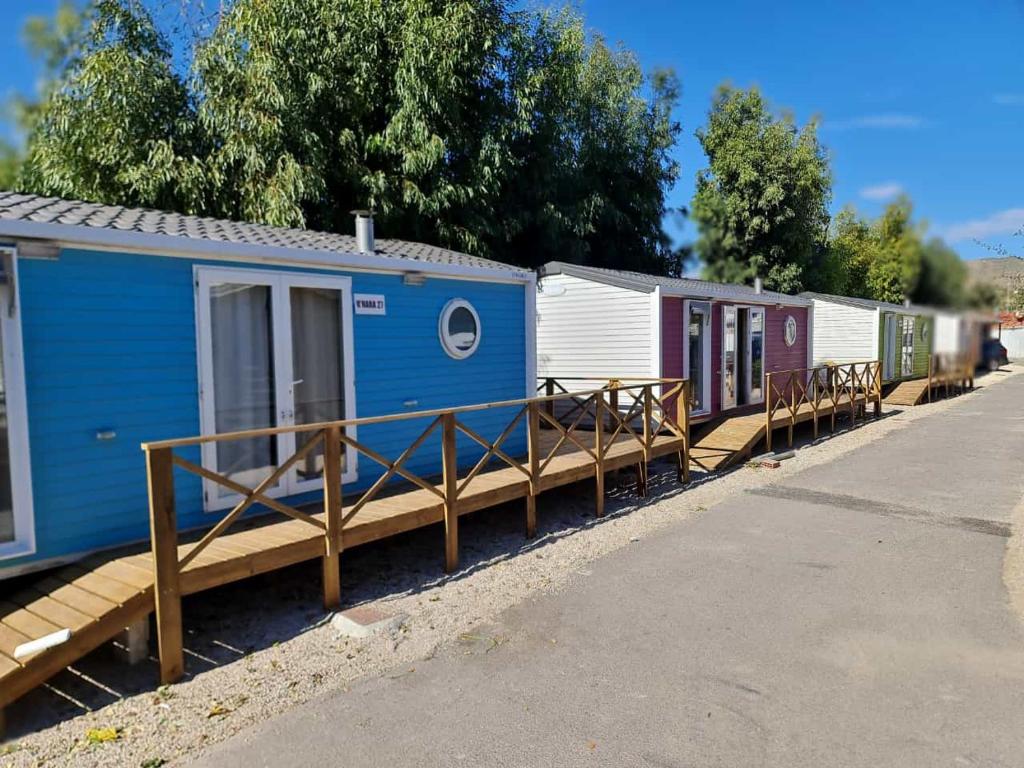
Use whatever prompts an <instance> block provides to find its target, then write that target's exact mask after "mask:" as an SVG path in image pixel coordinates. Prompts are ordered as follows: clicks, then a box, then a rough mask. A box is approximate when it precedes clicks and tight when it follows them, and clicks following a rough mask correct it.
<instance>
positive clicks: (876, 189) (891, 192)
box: [860, 181, 903, 200]
mask: <svg viewBox="0 0 1024 768" xmlns="http://www.w3.org/2000/svg"><path fill="white" fill-rule="evenodd" d="M902 192H903V185H902V184H900V183H899V182H898V181H886V182H883V183H881V184H873V185H871V186H870V187H863V188H862V189H861V190H860V196H861V197H863V198H864V199H865V200H891V199H892V198H894V197H896V196H897V195H899V194H901V193H902Z"/></svg>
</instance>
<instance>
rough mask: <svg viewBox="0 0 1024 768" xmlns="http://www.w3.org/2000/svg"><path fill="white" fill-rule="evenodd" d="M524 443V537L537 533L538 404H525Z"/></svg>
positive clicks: (538, 486)
mask: <svg viewBox="0 0 1024 768" xmlns="http://www.w3.org/2000/svg"><path fill="white" fill-rule="evenodd" d="M526 424H527V427H526V443H527V451H528V453H529V462H530V492H529V493H528V494H527V496H526V537H527V538H529V539H532V538H533V537H534V536H536V535H537V494H538V493H540V456H541V448H540V405H538V404H537V403H536V402H531V403H529V404H527V406H526Z"/></svg>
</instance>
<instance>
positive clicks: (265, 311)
mask: <svg viewBox="0 0 1024 768" xmlns="http://www.w3.org/2000/svg"><path fill="white" fill-rule="evenodd" d="M356 229H357V232H358V236H357V237H351V236H345V235H337V234H328V233H318V232H310V231H303V230H291V229H281V228H274V227H268V226H262V225H253V224H242V223H237V222H229V221H220V220H214V219H206V218H198V217H192V216H183V215H178V214H171V213H163V212H157V211H148V210H139V209H129V208H123V207H118V206H102V205H95V204H91V203H81V202H72V201H65V200H59V199H53V198H43V197H37V196H32V195H21V194H14V193H0V255H2V256H3V275H2V282H3V285H2V290H0V337H2V338H0V343H2V355H3V376H2V385H3V391H2V396H3V403H2V404H3V406H4V417H5V418H4V421H3V422H2V425H0V426H2V427H3V430H2V431H0V438H3V437H6V439H5V440H4V439H0V451H2V453H0V578H3V577H9V576H12V575H16V574H18V573H23V572H26V571H30V570H35V569H38V568H42V567H46V566H49V565H55V564H57V563H60V562H64V561H68V560H72V559H75V558H77V557H80V556H82V555H83V554H86V553H89V552H93V551H97V550H101V549H104V548H109V547H114V546H118V545H122V544H126V543H130V542H136V541H143V540H145V539H147V538H148V519H149V518H148V512H147V495H146V479H145V462H144V455H143V453H142V451H140V448H139V446H140V443H142V442H144V441H152V440H160V439H165V438H175V437H186V436H191V435H199V434H211V433H223V432H230V431H235V430H240V429H249V428H262V427H273V426H289V425H294V424H303V423H311V422H318V421H329V420H334V419H340V418H353V417H357V416H358V417H363V416H377V415H383V414H393V413H403V412H412V411H418V410H426V409H431V408H440V407H451V406H455V405H464V404H469V403H478V402H489V401H498V400H507V399H515V398H522V397H527V396H531V395H533V394H535V373H536V372H535V351H534V350H535V322H534V317H535V310H534V302H535V277H534V274H533V273H532V272H530V271H527V270H523V269H520V268H517V267H512V266H509V265H506V264H500V263H497V262H494V261H489V260H486V259H481V258H476V257H472V256H468V255H466V254H461V253H457V252H453V251H449V250H445V249H441V248H436V247H433V246H428V245H424V244H420V243H410V242H403V241H397V240H375V239H374V237H373V222H372V219H371V218H369V217H368V216H366V215H365V214H363V215H359V216H357V221H356ZM467 420H468V421H471V423H473V425H474V428H475V429H478V430H479V431H480V432H481V433H485V434H486V433H489V432H496V431H500V429H501V428H503V427H504V426H505V424H507V422H508V420H509V415H508V414H507V413H504V412H502V410H501V409H494V410H491V411H481V412H480V413H476V414H472V415H471V417H467ZM424 426H425V424H424V423H416V422H415V421H413V420H404V421H398V422H390V423H384V424H375V425H368V426H365V427H361V428H360V432H359V440H360V441H361V442H363V443H366V444H367V445H369V446H371V447H372V448H374V449H375V450H377V451H379V452H380V453H382V454H384V455H385V456H392V457H393V456H394V455H395V454H396V453H397V452H399V451H401V450H402V449H403V448H405V447H406V446H407V445H408V444H409V443H410V442H411V441H412V440H413V439H414V438H415V436H416V435H417V434H419V432H420V431H421V430H422V429H423V427H424ZM295 441H296V436H295V434H294V433H289V434H283V435H280V436H276V437H266V438H260V439H254V440H248V441H235V442H232V443H210V444H207V445H205V446H204V447H203V449H202V453H200V451H199V450H196V451H195V453H194V454H193V455H192V456H190V457H189V458H190V459H191V460H193V461H202V463H203V464H204V465H205V466H207V467H209V468H211V469H215V470H216V471H218V472H222V473H225V474H228V475H229V476H230V477H231V478H232V479H235V480H237V481H238V482H240V483H242V484H245V485H251V484H254V482H258V481H259V479H261V478H262V477H265V476H266V475H267V474H269V471H270V470H269V469H268V468H272V467H273V466H274V465H275V464H276V463H278V461H279V460H280V459H282V458H284V457H287V456H289V455H290V454H291V453H294V449H295ZM462 447H463V446H462V443H461V442H460V463H462V461H463V460H464V461H466V462H472V461H474V460H475V459H476V458H478V457H479V456H480V455H481V450H482V449H479V447H478V446H473V445H472V444H467V445H466V450H465V452H463V450H462ZM505 448H506V450H508V451H510V452H516V453H520V454H521V453H523V452H525V433H524V432H523V431H522V430H520V431H519V432H517V433H515V434H513V435H512V436H511V437H510V438H509V439H508V441H507V442H506V444H505ZM463 457H464V458H463ZM317 461H318V457H317V456H310V457H307V458H306V459H304V460H303V461H302V462H300V463H299V465H298V466H297V467H296V468H294V469H292V470H291V471H290V472H289V473H288V475H286V476H285V478H284V479H283V480H282V481H281V483H280V484H279V486H278V487H277V488H276V489H275V491H274V493H273V494H271V495H275V494H276V495H278V496H282V497H288V498H292V499H297V500H300V501H301V499H302V495H303V494H305V493H310V492H313V491H314V490H315V489H316V488H318V487H319V485H320V481H319V480H318V479H317V476H318V475H319V474H320V469H321V467H319V466H318V465H317ZM407 466H408V468H409V469H410V470H412V471H416V472H418V473H421V474H424V475H429V474H433V473H436V472H439V471H440V466H439V452H438V451H437V450H430V448H429V445H425V446H424V447H423V448H422V449H421V450H420V451H418V452H417V454H416V456H414V457H413V458H412V459H411V460H410V462H409V464H408V465H407ZM381 471H382V469H381V467H379V466H376V465H374V464H373V463H372V462H369V461H368V460H366V458H365V457H362V458H361V459H359V460H358V461H355V460H349V461H347V463H346V466H345V467H344V476H345V478H344V479H345V481H346V491H347V490H350V489H352V490H354V489H358V488H360V487H366V486H368V485H369V484H371V483H372V482H373V480H375V479H376V478H378V477H379V476H380V474H381ZM177 486H178V487H177V506H178V521H179V525H180V527H181V528H183V529H184V528H195V527H202V526H206V525H211V524H212V523H213V522H214V521H215V520H216V515H213V514H211V513H213V512H216V511H217V510H222V509H224V508H225V507H228V506H231V505H232V504H233V503H234V502H235V501H236V500H237V498H238V497H237V496H235V497H231V496H226V495H225V493H228V492H227V491H224V490H223V489H221V488H219V487H217V486H213V485H212V484H210V485H204V482H203V481H202V480H200V479H199V478H197V477H195V476H191V475H189V476H185V475H181V476H179V478H178V483H177Z"/></svg>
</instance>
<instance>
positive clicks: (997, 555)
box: [198, 376, 1024, 768]
mask: <svg viewBox="0 0 1024 768" xmlns="http://www.w3.org/2000/svg"><path fill="white" fill-rule="evenodd" d="M1022 403H1024V376H1016V377H1013V378H1011V379H1010V380H1008V381H1006V382H1003V383H1001V384H999V385H998V386H993V387H990V388H985V389H983V390H981V391H978V392H976V393H974V394H972V395H971V396H969V397H964V398H962V399H961V400H960V401H959V402H957V403H956V404H955V405H954V406H953V407H952V408H951V409H950V410H948V411H946V412H945V413H944V414H942V415H937V416H935V417H930V418H927V419H922V420H918V421H916V422H914V423H912V424H910V425H908V426H907V427H906V428H905V429H903V430H900V431H898V432H896V433H893V434H892V435H890V436H889V437H887V438H886V439H885V440H883V441H876V442H875V443H873V444H871V445H869V446H866V447H864V448H861V449H859V450H857V451H855V452H853V453H850V454H847V456H845V457H844V458H842V459H841V460H839V461H836V462H833V463H831V464H828V465H825V466H820V467H815V468H812V469H809V470H807V471H805V472H803V473H801V474H798V475H794V476H792V477H791V478H789V479H788V480H787V481H786V482H785V484H784V485H781V486H774V487H771V488H769V489H765V490H762V491H760V492H756V493H747V494H744V495H742V496H740V497H737V498H734V499H733V500H731V501H728V502H726V503H723V504H721V505H719V506H716V507H714V508H713V509H711V510H709V511H708V512H707V513H705V514H703V515H702V516H700V517H698V518H696V519H694V520H691V521H688V522H685V523H681V524H679V525H675V526H672V527H670V528H669V529H667V530H665V531H663V532H662V533H660V534H659V535H657V536H655V537H653V538H650V539H647V540H644V541H641V542H638V543H635V544H632V545H630V546H629V547H628V548H626V549H624V550H620V551H619V552H617V553H616V554H614V555H612V556H609V557H607V558H604V559H602V560H600V561H598V562H596V563H595V564H594V565H593V572H592V574H591V575H590V576H589V577H587V578H586V579H583V580H582V581H581V583H579V584H577V585H576V586H574V587H573V588H571V589H570V590H567V591H565V592H563V593H560V594H555V595H547V596H544V597H540V598H538V599H536V600H532V601H529V602H527V603H525V604H523V605H521V606H519V607H518V608H516V609H514V610H512V611H510V612H508V613H506V614H504V615H503V616H502V617H501V619H500V620H499V621H498V622H497V623H496V624H495V625H494V626H490V627H486V628H482V629H481V631H480V632H479V633H477V635H478V637H479V638H480V640H479V641H470V642H468V643H463V644H457V645H456V646H455V647H454V648H453V649H451V650H449V651H446V652H444V653H441V654H439V655H438V656H437V657H435V658H434V659H431V660H429V661H423V662H421V663H418V664H416V665H415V670H414V671H412V672H408V671H407V670H396V672H395V674H393V675H390V676H384V677H381V678H376V679H372V680H367V681H364V682H362V683H359V684H357V685H356V686H354V687H353V688H352V689H351V690H349V691H348V692H337V693H334V694H331V695H328V696H326V697H324V698H322V699H319V700H316V701H313V702H311V703H309V704H307V705H304V706H301V707H299V708H297V709H294V710H291V711H289V712H287V713H286V714H283V715H282V716H280V717H278V718H276V719H273V720H270V721H268V722H265V723H263V724H261V725H260V726H258V727H256V728H254V729H251V730H249V731H247V732H244V733H242V734H239V735H238V736H236V737H235V738H233V739H232V740H229V741H228V742H225V743H224V744H222V745H219V746H217V747H215V748H214V749H213V750H212V751H211V752H209V753H207V754H206V755H204V756H203V757H202V758H201V759H200V760H199V762H198V764H199V765H204V766H216V767H217V768H224V767H225V766H236V765H241V766H247V767H250V768H255V767H256V766H274V767H275V768H283V767H284V766H318V765H338V766H346V768H349V767H351V768H355V767H356V766H389V768H393V767H397V766H417V767H422V766H451V765H458V764H462V765H472V766H565V765H584V766H594V765H596V766H666V767H667V766H680V767H682V766H687V767H693V768H696V767H698V766H699V767H701V768H705V767H709V766H722V767H726V766H728V768H736V767H737V766H786V767H787V768H789V767H790V766H793V767H797V766H807V767H808V768H810V767H812V766H813V767H814V768H820V767H821V766H870V767H871V768H877V767H878V766H903V767H906V768H910V767H912V766H922V767H925V766H926V767H927V768H935V767H936V766H1021V765H1024V631H1022V626H1021V624H1020V623H1019V622H1018V620H1017V619H1016V617H1015V616H1014V615H1013V614H1012V613H1011V610H1010V608H1009V603H1008V598H1007V593H1006V590H1005V588H1004V586H1003V582H1002V578H1001V572H1002V560H1003V555H1004V549H1005V545H1006V537H1007V535H1008V534H1009V519H1010V512H1011V510H1012V509H1013V508H1014V507H1015V506H1016V504H1017V502H1018V501H1019V500H1020V498H1021V495H1022V493H1024V471H1022V461H1021V457H1024V406H1022ZM491 637H496V638H508V641H507V642H501V643H500V644H498V645H497V646H495V645H494V643H493V642H491V641H490V640H489V639H488V638H491ZM403 671H404V672H407V673H405V674H403Z"/></svg>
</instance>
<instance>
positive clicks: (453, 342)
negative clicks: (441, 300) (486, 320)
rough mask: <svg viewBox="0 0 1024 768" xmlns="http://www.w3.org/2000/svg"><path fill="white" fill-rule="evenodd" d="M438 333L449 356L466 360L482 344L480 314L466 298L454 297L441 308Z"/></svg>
mask: <svg viewBox="0 0 1024 768" xmlns="http://www.w3.org/2000/svg"><path fill="white" fill-rule="evenodd" d="M437 334H438V336H439V337H440V339H441V346H442V347H443V348H444V351H445V352H447V353H448V355H449V357H454V358H455V359H456V360H464V359H465V358H467V357H469V356H470V355H472V354H473V353H474V352H476V349H477V347H479V346H480V335H481V327H480V315H478V314H477V312H476V309H474V308H473V305H472V304H470V303H469V302H468V301H466V300H465V299H452V300H451V301H449V302H448V303H447V304H445V305H444V309H442V310H441V317H440V318H439V320H438V324H437Z"/></svg>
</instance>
